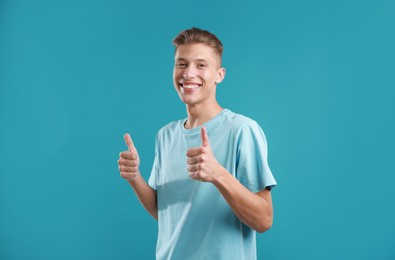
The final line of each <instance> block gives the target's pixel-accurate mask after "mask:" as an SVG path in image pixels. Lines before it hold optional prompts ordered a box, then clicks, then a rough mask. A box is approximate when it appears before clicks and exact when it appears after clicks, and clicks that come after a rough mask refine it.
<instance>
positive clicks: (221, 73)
mask: <svg viewBox="0 0 395 260" xmlns="http://www.w3.org/2000/svg"><path fill="white" fill-rule="evenodd" d="M225 74H226V69H225V68H219V69H218V76H217V80H216V81H215V83H216V84H219V83H221V82H222V81H223V80H224V78H225Z"/></svg>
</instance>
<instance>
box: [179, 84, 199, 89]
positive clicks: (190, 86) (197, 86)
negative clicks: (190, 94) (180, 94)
mask: <svg viewBox="0 0 395 260" xmlns="http://www.w3.org/2000/svg"><path fill="white" fill-rule="evenodd" d="M179 86H180V87H181V88H183V89H188V90H193V89H197V88H200V87H201V86H202V85H201V84H198V83H191V82H185V83H179Z"/></svg>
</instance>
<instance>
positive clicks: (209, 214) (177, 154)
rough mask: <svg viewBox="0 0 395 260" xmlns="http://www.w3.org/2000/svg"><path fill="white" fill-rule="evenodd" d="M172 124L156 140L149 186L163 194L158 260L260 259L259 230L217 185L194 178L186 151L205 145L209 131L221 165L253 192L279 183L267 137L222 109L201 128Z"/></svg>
mask: <svg viewBox="0 0 395 260" xmlns="http://www.w3.org/2000/svg"><path fill="white" fill-rule="evenodd" d="M185 121H186V119H183V120H179V121H175V122H172V123H170V124H168V125H166V126H164V127H163V128H162V129H160V130H159V132H158V134H157V136H156V150H155V161H154V165H153V168H152V172H151V176H150V178H149V181H148V183H149V185H150V186H151V187H152V188H153V189H155V190H156V191H157V196H158V241H157V248H156V258H157V259H160V260H162V259H169V260H170V259H171V260H178V259H181V260H185V259H188V260H190V259H199V260H202V259H216V260H221V259H226V260H231V259H237V260H242V259H246V260H251V259H256V234H255V231H254V230H253V229H251V228H249V227H248V226H246V225H244V224H243V223H241V222H240V221H239V219H238V218H237V217H236V215H235V214H234V213H233V211H232V209H231V208H230V206H229V204H228V203H227V202H226V201H225V199H224V198H223V196H222V195H221V194H220V192H219V191H218V190H217V188H216V187H215V186H214V185H213V184H212V183H208V182H207V183H206V182H200V181H196V180H192V179H190V178H189V175H188V170H187V156H186V153H187V151H188V150H189V149H190V148H193V147H199V146H201V142H202V141H201V137H200V129H201V127H203V126H204V127H206V129H207V134H208V137H209V142H210V146H211V149H212V151H213V154H214V156H215V158H216V159H217V161H218V162H219V163H220V164H221V165H222V166H224V167H225V168H226V169H227V170H228V171H229V173H230V174H232V175H233V176H234V177H235V178H237V179H238V180H239V181H240V182H241V183H242V184H243V185H244V186H245V187H247V188H248V189H249V190H250V191H252V192H254V193H256V192H258V191H261V190H263V189H265V188H267V187H272V186H275V185H276V181H275V180H274V178H273V175H272V173H271V171H270V168H269V166H268V163H267V144H266V138H265V135H264V133H263V131H262V129H261V128H260V127H259V125H258V124H257V123H256V122H255V121H253V120H251V119H250V118H247V117H245V116H242V115H239V114H236V113H233V112H231V111H230V110H228V109H224V110H222V111H221V112H220V113H219V114H218V115H217V116H215V117H214V118H212V119H211V120H210V121H208V122H206V123H205V124H204V125H202V126H200V127H196V128H193V129H185V127H184V123H185Z"/></svg>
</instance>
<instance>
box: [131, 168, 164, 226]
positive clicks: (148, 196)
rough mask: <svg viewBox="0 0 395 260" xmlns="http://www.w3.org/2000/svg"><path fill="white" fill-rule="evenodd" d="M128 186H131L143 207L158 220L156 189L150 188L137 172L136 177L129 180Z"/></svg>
mask: <svg viewBox="0 0 395 260" xmlns="http://www.w3.org/2000/svg"><path fill="white" fill-rule="evenodd" d="M129 184H130V186H132V188H133V190H134V192H135V193H136V195H137V197H138V199H139V200H140V202H141V204H142V205H143V206H144V208H145V209H146V210H147V211H148V213H149V214H151V216H152V217H154V218H155V219H156V220H158V206H157V201H156V191H155V190H154V189H152V188H151V187H150V186H149V185H148V184H147V183H146V182H145V180H144V178H143V177H142V176H141V174H140V173H138V175H137V177H136V178H135V179H133V180H130V181H129Z"/></svg>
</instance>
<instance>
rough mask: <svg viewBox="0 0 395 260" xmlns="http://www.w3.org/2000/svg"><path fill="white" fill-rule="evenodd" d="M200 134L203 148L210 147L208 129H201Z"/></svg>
mask: <svg viewBox="0 0 395 260" xmlns="http://www.w3.org/2000/svg"><path fill="white" fill-rule="evenodd" d="M200 134H201V137H202V146H204V147H210V143H209V141H208V135H207V129H206V128H205V127H202V128H201V130H200Z"/></svg>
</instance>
